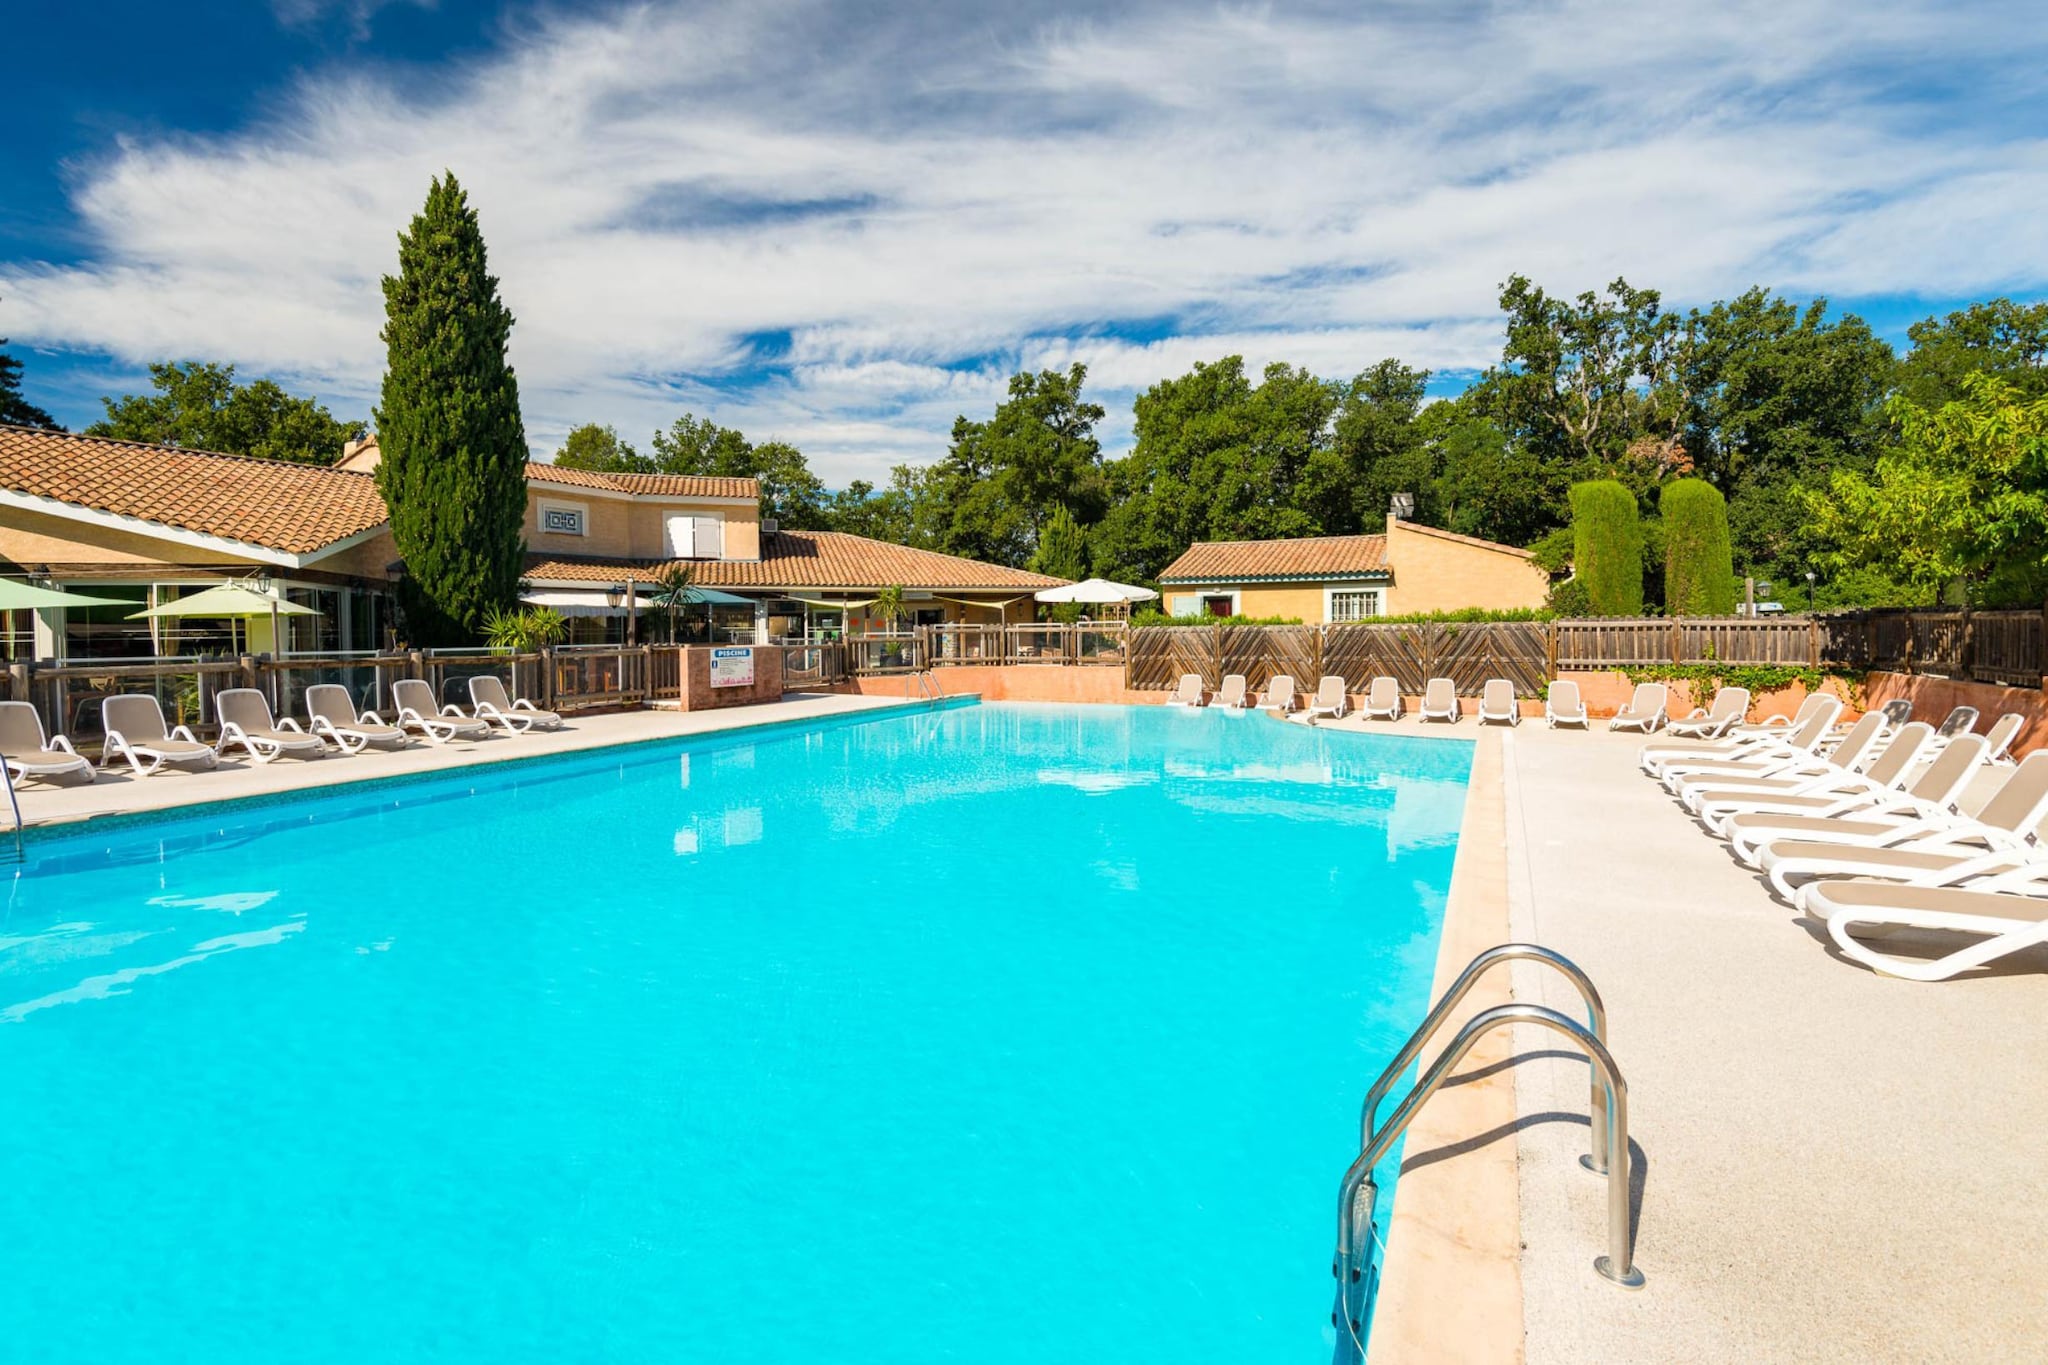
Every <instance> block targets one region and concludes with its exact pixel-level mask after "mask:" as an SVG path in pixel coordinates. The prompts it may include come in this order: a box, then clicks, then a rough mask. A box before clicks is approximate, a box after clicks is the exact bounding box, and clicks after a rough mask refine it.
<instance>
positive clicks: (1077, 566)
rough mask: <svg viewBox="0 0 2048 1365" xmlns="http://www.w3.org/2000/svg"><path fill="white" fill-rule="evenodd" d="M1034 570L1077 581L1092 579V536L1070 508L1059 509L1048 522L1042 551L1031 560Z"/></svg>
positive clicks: (1056, 509) (1039, 544) (1054, 510)
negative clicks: (1089, 568) (1090, 545)
mask: <svg viewBox="0 0 2048 1365" xmlns="http://www.w3.org/2000/svg"><path fill="white" fill-rule="evenodd" d="M1031 568H1032V570H1033V571H1034V572H1037V573H1042V574H1050V575H1051V576H1052V577H1054V578H1066V579H1072V580H1075V581H1078V580H1080V579H1083V578H1086V577H1087V576H1088V536H1087V533H1086V532H1084V531H1083V530H1082V529H1081V523H1080V522H1078V521H1075V520H1074V514H1073V513H1072V512H1069V511H1068V510H1067V509H1066V508H1064V507H1055V508H1053V509H1052V515H1051V516H1049V517H1047V518H1046V520H1045V530H1044V531H1043V532H1041V533H1040V535H1039V537H1038V549H1037V551H1036V552H1035V553H1033V554H1032V556H1031Z"/></svg>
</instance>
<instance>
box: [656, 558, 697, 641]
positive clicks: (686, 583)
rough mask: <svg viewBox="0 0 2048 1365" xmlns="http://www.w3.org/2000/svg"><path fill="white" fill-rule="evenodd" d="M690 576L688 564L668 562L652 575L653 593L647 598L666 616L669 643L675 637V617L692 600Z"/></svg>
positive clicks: (676, 617) (677, 616)
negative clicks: (668, 563)
mask: <svg viewBox="0 0 2048 1365" xmlns="http://www.w3.org/2000/svg"><path fill="white" fill-rule="evenodd" d="M691 577H692V575H691V573H690V566H689V565H687V564H670V565H668V566H667V567H666V568H664V569H662V571H661V572H660V573H658V574H656V575H655V576H654V594H653V596H652V597H650V598H649V599H648V600H649V601H651V602H653V603H654V605H655V606H657V607H660V608H661V610H662V614H663V615H664V616H665V617H666V618H667V620H668V638H669V641H670V643H674V642H675V639H676V633H677V632H676V625H677V619H678V618H679V617H681V615H682V614H683V608H684V607H686V606H688V605H689V604H690V602H691V601H692V600H693V594H692V593H691V591H690V583H691Z"/></svg>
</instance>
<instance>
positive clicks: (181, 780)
mask: <svg viewBox="0 0 2048 1365" xmlns="http://www.w3.org/2000/svg"><path fill="white" fill-rule="evenodd" d="M906 704H910V705H922V703H905V702H903V701H902V700H900V699H890V698H883V697H854V696H840V695H835V694H831V693H824V692H792V693H790V694H789V695H787V696H785V697H784V698H783V699H782V700H781V701H779V702H768V703H765V704H762V705H759V706H735V707H727V708H722V709H719V710H715V711H668V710H650V711H621V712H613V713H608V714H602V715H590V716H570V717H569V718H568V722H567V724H566V725H564V726H563V728H561V729H560V730H535V731H532V732H530V733H528V734H524V735H509V736H508V735H504V734H493V735H492V736H491V737H490V738H489V739H482V740H475V741H467V740H456V741H453V742H451V743H448V744H428V743H426V742H425V741H423V740H422V741H417V742H415V743H414V744H413V745H412V746H411V747H410V748H406V749H400V750H396V751H386V750H377V749H368V750H365V751H364V752H362V753H360V754H351V755H349V756H347V757H345V758H344V757H340V756H337V755H334V754H329V755H328V756H327V757H325V758H319V759H295V758H280V759H278V760H277V761H276V762H274V763H256V762H253V761H251V760H249V759H247V758H241V757H228V758H223V759H222V760H221V763H220V766H219V767H218V768H212V769H195V770H191V771H179V770H174V769H171V768H165V769H164V770H163V771H162V772H160V773H158V774H157V775H155V776H154V777H137V776H135V774H134V772H133V771H132V770H131V769H129V768H128V767H127V766H126V765H125V764H124V765H122V766H120V767H114V768H106V769H103V770H101V772H100V774H99V778H98V780H97V781H94V782H90V783H76V784H73V785H67V786H58V785H55V784H53V783H49V782H31V783H27V784H24V785H23V786H22V787H21V789H20V799H21V815H22V821H23V824H24V825H25V826H26V827H27V828H29V829H32V830H33V829H40V828H46V827H54V826H60V825H65V824H74V823H76V822H79V821H85V820H92V819H96V818H99V817H102V816H109V815H132V814H136V813H139V812H143V811H162V810H171V809H173V808H176V807H179V806H191V805H203V804H209V803H211V802H215V801H237V800H243V799H246V798H249V797H262V796H275V795H278V794H280V793H283V792H291V791H305V790H311V789H314V788H320V787H330V786H338V785H342V784H345V783H350V782H363V781H376V780H380V779H385V778H392V777H406V776H410V775H413V774H423V773H434V772H447V771H451V770H455V769H461V768H474V767H477V766H480V765H482V766H488V765H490V764H493V763H503V762H507V761H510V760H514V759H522V758H536V757H544V756H547V755H550V754H572V753H580V752H582V751H584V750H587V749H601V748H606V747H609V746H611V745H615V744H633V743H638V742H641V741H646V740H660V739H681V738H685V737H688V736H690V735H704V734H712V733H715V732H718V731H724V730H738V729H745V728H749V727H753V726H759V725H773V724H776V723H778V722H783V721H793V720H814V719H822V718H824V717H827V716H840V715H849V714H853V713H855V712H869V711H888V710H894V709H900V708H902V707H904V706H905V705H906Z"/></svg>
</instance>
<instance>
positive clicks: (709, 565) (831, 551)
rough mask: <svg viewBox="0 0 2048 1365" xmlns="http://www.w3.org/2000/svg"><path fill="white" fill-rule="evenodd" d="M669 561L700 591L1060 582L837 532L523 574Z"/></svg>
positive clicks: (577, 561) (634, 569) (614, 571)
mask: <svg viewBox="0 0 2048 1365" xmlns="http://www.w3.org/2000/svg"><path fill="white" fill-rule="evenodd" d="M669 563H684V564H688V565H689V566H690V577H691V581H692V582H695V583H700V584H702V585H703V586H705V587H707V588H886V587H902V588H948V589H953V590H956V591H959V590H967V589H977V588H979V589H996V590H1001V589H1005V588H1015V589H1020V590H1024V591H1036V590H1037V589H1039V588H1050V587H1056V586H1058V585H1059V584H1061V583H1064V582H1065V581H1066V580H1065V579H1063V578H1048V577H1046V576H1045V575H1044V574H1036V573H1027V572H1025V571H1024V570H1022V569H1006V568H1003V567H1002V566H1000V565H996V564H983V563H981V562H980V561H979V560H973V559H962V558H960V557H959V556H958V555H943V554H939V553H938V552H936V551H934V550H913V549H910V548H908V547H907V546H903V545H891V544H888V543H887V542H886V541H880V540H869V539H868V538H867V537H866V536H855V535H848V534H846V533H845V532H843V531H770V532H768V533H767V534H765V535H763V536H762V537H761V558H760V559H759V560H758V561H749V560H730V559H727V560H719V559H691V560H674V561H664V560H620V559H588V558H564V557H561V556H554V555H529V556H528V557H527V561H526V576H527V577H528V578H531V579H535V580H539V581H543V582H590V583H616V582H618V581H619V580H620V579H621V578H622V577H623V576H624V575H625V574H626V573H628V572H631V573H633V574H635V575H638V576H640V577H643V578H648V577H652V576H653V575H654V574H656V573H658V572H660V571H661V570H662V569H663V568H665V567H667V565H668V564H669Z"/></svg>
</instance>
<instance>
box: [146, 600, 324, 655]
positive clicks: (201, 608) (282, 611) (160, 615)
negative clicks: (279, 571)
mask: <svg viewBox="0 0 2048 1365" xmlns="http://www.w3.org/2000/svg"><path fill="white" fill-rule="evenodd" d="M318 615H320V613H319V612H317V611H315V610H313V608H311V607H302V606H300V605H299V604H298V603H296V602H287V601H285V600H284V599H283V598H281V597H278V596H276V595H275V594H273V593H267V592H258V591H257V590H256V589H254V588H251V587H249V586H247V585H246V584H242V583H216V584H215V585H214V586H212V587H210V588H207V589H205V590H204V591H202V592H195V593H193V594H192V595H191V596H190V597H180V598H179V599H178V600H177V601H175V602H166V603H164V604H163V605H162V606H160V607H151V608H150V609H149V610H148V611H138V612H136V613H135V614H133V615H132V616H130V617H129V618H128V619H129V620H131V621H140V620H144V619H157V620H161V619H164V618H167V617H180V616H200V617H209V616H225V617H227V618H228V619H230V620H241V621H247V620H249V619H251V618H257V617H264V616H268V617H269V618H270V638H271V639H272V640H273V641H275V640H276V639H277V638H278V633H277V618H278V617H280V616H318ZM228 643H229V644H231V645H232V644H233V643H234V641H233V640H232V639H230V640H229V642H228ZM282 652H283V651H282V650H279V653H282Z"/></svg>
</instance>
